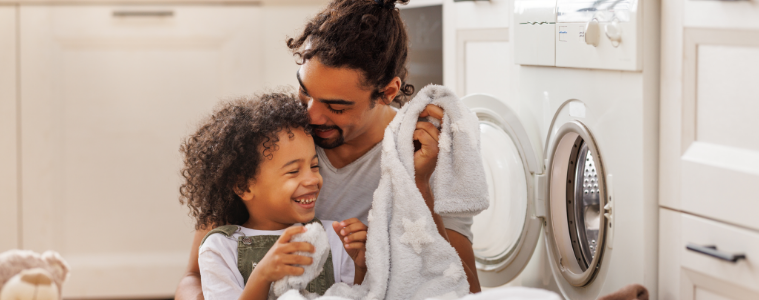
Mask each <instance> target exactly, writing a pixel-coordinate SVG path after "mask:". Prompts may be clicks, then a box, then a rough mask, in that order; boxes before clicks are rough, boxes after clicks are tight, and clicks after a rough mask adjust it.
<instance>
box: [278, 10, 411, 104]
mask: <svg viewBox="0 0 759 300" xmlns="http://www.w3.org/2000/svg"><path fill="white" fill-rule="evenodd" d="M408 2H409V0H379V1H378V0H332V1H331V2H330V3H329V5H328V6H327V8H325V9H324V10H323V11H322V12H320V13H319V14H318V15H316V16H315V17H314V18H313V19H311V20H310V21H309V22H308V23H307V24H306V28H305V29H304V30H303V32H302V33H301V34H300V35H299V36H298V37H296V38H289V39H287V47H288V48H290V50H291V51H292V52H293V55H294V56H296V57H298V58H299V61H298V64H303V63H305V62H306V61H307V60H309V59H311V58H313V57H317V58H318V59H319V62H321V63H323V64H324V65H326V66H329V67H333V68H343V67H346V68H350V69H354V70H360V71H361V73H362V75H363V77H364V78H363V79H364V85H365V86H366V87H368V88H370V89H371V90H372V95H371V98H372V102H371V103H372V105H374V103H375V102H376V101H377V100H378V99H379V98H380V97H381V96H382V89H384V88H385V86H387V85H388V84H389V83H390V81H392V80H393V78H395V77H398V78H400V79H401V90H400V92H399V93H398V94H397V95H396V96H395V98H394V99H393V102H397V103H398V104H400V105H403V104H404V103H405V102H406V101H407V100H408V99H407V98H408V97H409V96H411V95H413V94H414V86H413V85H411V84H408V83H407V82H406V77H407V76H408V69H407V68H406V62H407V60H408V45H409V39H408V34H407V32H406V25H405V24H404V23H403V20H402V19H401V14H400V11H399V10H398V8H396V7H395V5H396V3H400V4H408Z"/></svg>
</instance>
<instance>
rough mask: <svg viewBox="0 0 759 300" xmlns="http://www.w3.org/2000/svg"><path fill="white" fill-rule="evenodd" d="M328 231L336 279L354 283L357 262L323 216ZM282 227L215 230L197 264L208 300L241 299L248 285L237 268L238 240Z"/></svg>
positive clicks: (204, 295) (279, 231) (273, 231)
mask: <svg viewBox="0 0 759 300" xmlns="http://www.w3.org/2000/svg"><path fill="white" fill-rule="evenodd" d="M322 225H323V226H324V230H325V231H326V232H327V238H328V240H329V246H330V250H332V268H333V270H334V273H335V282H345V283H347V284H351V285H352V284H353V275H354V274H355V271H354V270H355V266H354V265H353V260H352V259H351V258H350V256H349V255H348V253H347V252H345V248H343V243H342V242H341V241H340V236H338V235H337V233H335V230H334V229H333V228H332V221H324V220H322ZM284 232H285V229H282V230H255V229H250V228H245V227H242V226H240V231H238V232H235V233H234V234H233V235H232V236H231V237H226V236H225V235H223V234H212V235H211V236H209V237H208V238H207V239H206V241H205V242H204V243H203V245H202V246H200V251H199V253H198V265H199V266H200V281H201V285H202V286H203V297H205V299H207V300H214V299H224V300H229V299H238V298H239V297H240V295H241V294H242V290H243V289H244V288H245V283H244V282H245V281H244V280H243V277H242V274H240V270H239V269H238V268H237V240H238V238H239V237H241V236H243V234H244V235H245V236H257V235H282V233H284Z"/></svg>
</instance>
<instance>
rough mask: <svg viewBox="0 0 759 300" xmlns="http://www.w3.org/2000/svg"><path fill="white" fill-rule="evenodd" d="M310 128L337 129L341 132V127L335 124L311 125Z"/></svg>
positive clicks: (320, 129) (321, 129)
mask: <svg viewBox="0 0 759 300" xmlns="http://www.w3.org/2000/svg"><path fill="white" fill-rule="evenodd" d="M311 129H312V130H319V131H327V130H332V129H335V130H337V131H340V132H342V129H340V127H337V126H336V125H311Z"/></svg>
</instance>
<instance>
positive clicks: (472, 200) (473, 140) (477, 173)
mask: <svg viewBox="0 0 759 300" xmlns="http://www.w3.org/2000/svg"><path fill="white" fill-rule="evenodd" d="M428 104H434V105H437V106H439V107H441V108H442V109H443V110H444V111H445V115H444V117H443V123H442V127H441V128H440V136H439V140H438V146H439V148H440V152H439V154H438V159H437V166H436V167H435V173H434V174H433V178H432V182H433V186H432V192H433V194H434V195H435V212H436V213H438V214H441V215H458V216H469V217H471V216H474V215H477V214H479V213H480V212H482V211H483V210H485V209H487V208H488V205H489V203H490V201H489V198H488V186H487V181H486V180H485V168H484V167H483V165H482V155H481V154H480V129H479V120H478V119H477V116H476V115H475V114H474V113H473V112H471V111H470V110H469V109H468V108H467V107H466V106H465V105H464V103H462V102H461V101H460V100H459V98H458V97H456V95H455V94H454V93H453V92H451V91H450V90H448V89H447V88H445V87H443V86H439V85H428V86H426V87H425V88H423V89H422V90H421V91H419V93H418V94H417V95H416V97H414V99H413V100H411V101H410V102H409V103H408V104H406V105H405V106H404V107H403V108H402V109H401V112H400V114H399V116H398V115H397V116H396V117H395V119H394V120H393V122H392V123H391V124H390V127H393V126H400V128H399V129H398V130H397V131H396V133H395V134H396V135H397V141H399V142H397V144H398V150H397V151H398V152H399V157H400V159H401V161H402V163H403V165H404V166H405V167H406V168H407V169H408V168H410V170H411V172H412V174H413V170H414V168H413V166H414V146H413V144H412V143H409V142H405V141H410V140H412V139H413V134H414V129H415V128H416V122H417V120H418V116H419V114H420V113H421V112H422V111H423V110H424V109H425V107H427V105H428ZM426 119H427V120H429V121H432V123H433V124H435V125H436V126H438V127H440V125H439V123H438V122H437V120H436V119H433V118H429V117H428V118H426ZM394 131H395V130H394ZM387 136H388V135H387V131H385V138H387Z"/></svg>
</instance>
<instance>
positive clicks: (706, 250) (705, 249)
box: [685, 243, 746, 263]
mask: <svg viewBox="0 0 759 300" xmlns="http://www.w3.org/2000/svg"><path fill="white" fill-rule="evenodd" d="M685 248H686V249H688V250H690V251H695V252H698V253H701V254H706V255H709V256H711V257H715V258H718V259H721V260H724V261H729V262H733V263H734V262H738V261H739V260H741V259H746V255H745V254H730V253H725V252H721V251H719V250H717V246H714V245H709V246H700V245H696V244H692V243H688V245H687V246H685Z"/></svg>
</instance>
